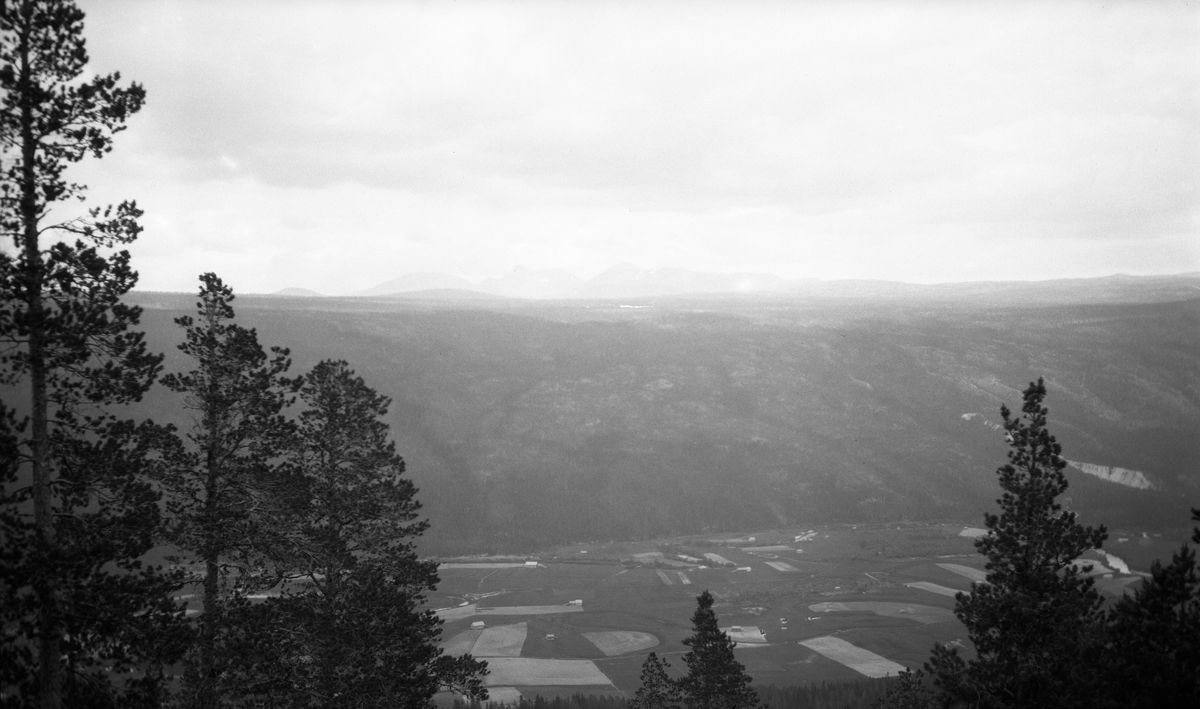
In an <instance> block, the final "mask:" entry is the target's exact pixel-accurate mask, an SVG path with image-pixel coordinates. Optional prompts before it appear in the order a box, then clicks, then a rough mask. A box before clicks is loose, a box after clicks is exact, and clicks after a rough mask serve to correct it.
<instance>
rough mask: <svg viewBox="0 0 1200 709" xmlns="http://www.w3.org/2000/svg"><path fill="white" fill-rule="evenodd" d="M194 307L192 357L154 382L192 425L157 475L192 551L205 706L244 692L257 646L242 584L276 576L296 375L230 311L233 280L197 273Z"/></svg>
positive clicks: (195, 687) (197, 670)
mask: <svg viewBox="0 0 1200 709" xmlns="http://www.w3.org/2000/svg"><path fill="white" fill-rule="evenodd" d="M200 282H201V286H200V300H199V302H197V304H196V307H197V310H198V315H197V317H196V318H192V317H189V316H184V317H180V318H177V319H176V320H175V323H176V324H177V325H179V326H180V327H181V328H183V329H184V342H183V343H182V344H180V345H179V349H180V350H181V351H182V352H183V353H184V354H186V355H187V356H188V357H189V358H191V359H192V360H193V362H194V363H195V368H194V369H192V370H190V371H188V372H183V373H170V374H167V375H165V376H164V377H163V383H164V384H165V385H166V386H167V387H168V388H170V389H171V390H172V391H175V392H176V393H179V394H182V395H183V406H184V408H185V409H187V410H189V411H191V412H193V421H194V425H193V426H192V428H191V429H190V430H189V431H187V432H186V436H185V437H186V439H187V440H186V442H184V443H182V444H181V445H180V446H178V448H177V449H176V450H175V454H174V455H173V456H172V458H171V460H170V474H169V475H168V476H167V478H166V481H165V482H166V489H167V491H168V504H167V509H168V510H169V511H170V513H171V516H172V524H171V528H170V531H171V540H172V542H173V543H174V544H175V546H176V547H177V548H178V549H179V550H180V551H181V552H184V553H186V554H188V555H191V556H192V557H194V558H195V560H196V561H197V562H198V568H197V569H196V571H195V573H194V576H193V582H195V583H198V584H199V585H200V587H201V588H202V590H203V594H202V597H203V613H201V615H200V617H199V639H198V643H197V645H196V647H195V648H194V650H193V653H192V656H191V658H190V661H189V664H188V668H189V670H188V692H187V697H188V702H189V705H190V706H195V707H200V708H203V709H209V708H210V707H217V706H222V705H224V704H225V703H226V702H227V701H228V700H231V699H232V698H233V697H234V696H237V695H241V694H242V693H246V692H251V693H252V692H253V691H254V687H253V686H252V685H253V682H252V681H251V680H250V679H248V678H247V677H246V676H245V675H244V674H242V673H243V670H244V669H245V666H246V665H247V663H248V662H250V660H249V659H248V657H253V656H254V655H255V654H257V653H258V652H259V651H260V650H261V648H258V647H256V646H255V642H256V640H257V639H260V638H261V635H262V633H261V632H258V631H256V630H255V629H254V617H255V609H253V608H251V607H249V605H248V604H247V602H246V596H247V595H248V594H249V593H250V592H251V591H255V590H263V589H266V588H270V587H271V586H274V585H275V584H277V583H278V582H279V581H280V579H281V569H280V567H278V566H277V565H276V564H275V563H274V562H275V561H276V560H277V558H278V554H279V550H280V549H281V548H282V546H281V545H282V539H283V537H282V524H283V522H282V520H283V516H284V509H285V507H286V503H285V499H286V497H287V495H288V491H287V486H288V482H289V481H288V480H287V478H286V475H285V474H284V473H283V470H282V468H281V466H280V461H281V456H282V453H283V447H284V445H285V444H286V443H287V441H288V440H289V436H290V435H291V431H292V426H291V424H290V422H289V421H288V420H287V419H286V418H285V417H284V415H283V411H284V409H285V408H286V407H287V406H288V405H289V403H290V402H291V398H290V397H291V394H292V392H293V391H294V390H295V388H296V387H297V386H298V385H299V380H297V379H289V378H287V377H286V376H285V374H286V373H287V370H288V368H289V367H290V365H291V361H290V360H289V359H288V351H287V350H285V349H281V348H278V347H276V348H272V350H271V355H269V356H268V354H267V353H266V352H265V351H264V350H263V348H262V346H261V345H260V344H259V342H258V335H257V333H256V332H255V331H254V330H253V329H247V328H244V327H242V326H240V325H238V324H237V323H234V322H233V318H234V311H233V305H232V303H233V299H234V296H233V291H232V289H231V288H229V287H228V286H226V285H225V284H224V283H222V281H221V279H220V278H218V277H217V276H216V275H215V274H213V273H206V274H204V275H202V276H200Z"/></svg>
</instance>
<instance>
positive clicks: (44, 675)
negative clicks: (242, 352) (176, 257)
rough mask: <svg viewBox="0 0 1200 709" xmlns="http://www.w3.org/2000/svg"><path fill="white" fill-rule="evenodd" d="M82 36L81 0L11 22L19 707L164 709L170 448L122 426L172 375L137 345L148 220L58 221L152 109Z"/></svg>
mask: <svg viewBox="0 0 1200 709" xmlns="http://www.w3.org/2000/svg"><path fill="white" fill-rule="evenodd" d="M82 31H83V13H82V11H80V10H79V8H77V7H76V6H75V5H74V3H73V2H69V1H67V0H20V1H11V2H4V3H3V4H2V5H0V88H2V91H0V96H2V99H0V151H2V153H3V154H2V157H0V232H2V237H3V239H4V240H5V241H6V242H8V243H9V246H4V247H3V248H0V384H2V385H6V386H8V387H11V389H10V390H11V391H15V392H18V393H19V395H18V396H17V397H15V400H14V406H13V407H11V409H10V408H9V407H5V409H4V414H3V421H4V425H3V428H4V435H3V438H4V442H3V446H0V447H2V448H3V449H4V450H3V454H4V458H5V460H4V463H3V468H4V470H3V476H4V490H3V500H2V503H3V507H2V508H0V526H2V529H0V532H2V539H3V544H2V548H0V579H2V580H0V594H2V599H3V603H2V604H0V613H2V614H3V628H4V634H3V636H2V637H0V642H2V644H3V645H2V647H0V658H2V659H3V661H4V662H3V664H4V669H3V670H0V673H2V677H3V680H4V687H3V689H2V690H0V703H3V705H4V706H6V707H7V706H14V707H15V706H32V705H34V704H37V705H39V706H43V707H58V706H62V705H64V704H65V705H69V706H110V705H117V704H120V705H125V706H137V705H139V704H146V703H153V702H154V701H156V700H157V698H158V697H159V696H160V695H161V692H162V689H163V670H162V667H163V666H164V665H165V664H167V663H169V662H171V661H172V660H173V659H174V657H175V656H177V653H178V651H179V649H180V648H181V647H182V645H183V642H184V640H185V637H186V626H185V625H184V624H183V621H182V611H181V610H179V609H177V608H176V607H175V605H174V603H173V602H172V600H171V594H172V591H173V590H174V589H176V588H177V587H178V583H179V580H178V578H177V576H176V575H174V574H173V573H171V572H164V571H163V570H162V569H159V568H156V567H152V566H148V565H146V564H144V563H143V562H142V561H141V560H140V557H141V556H142V555H143V554H145V553H146V552H147V551H149V550H150V549H151V547H152V546H153V545H154V542H155V536H156V534H157V533H158V532H159V528H160V523H161V516H160V511H159V506H158V500H159V494H158V493H157V491H156V488H155V485H154V483H153V481H154V480H155V479H157V478H158V477H160V474H161V455H160V451H159V446H160V445H161V444H162V443H163V442H164V441H167V440H169V436H168V435H167V434H168V432H167V431H165V430H163V429H162V428H160V427H157V426H155V425H153V424H151V423H137V422H133V421H127V420H122V419H120V418H118V417H117V416H115V415H114V414H113V413H112V412H111V411H112V409H111V407H112V406H113V405H123V404H129V403H132V402H136V401H138V400H140V399H141V397H142V395H143V394H144V393H145V392H146V390H147V389H148V388H149V386H150V385H151V383H152V382H153V380H154V377H155V376H156V375H157V373H158V370H159V367H160V363H161V358H160V357H158V356H155V355H152V354H150V353H149V352H148V351H147V349H146V346H145V343H144V340H143V335H142V333H141V332H138V331H136V330H135V329H134V328H136V326H137V325H138V319H139V316H140V314H141V310H140V309H139V308H137V307H133V306H130V305H128V304H127V303H125V302H124V301H123V297H124V296H125V295H126V294H127V293H128V292H129V291H130V289H131V288H132V287H133V286H134V284H135V283H136V281H137V274H136V273H134V272H133V270H132V269H131V268H130V265H129V254H128V252H127V251H124V250H115V249H116V247H119V246H122V245H125V244H128V243H130V242H132V241H133V240H134V239H135V238H136V237H137V235H138V233H139V232H140V231H141V228H140V227H139V226H138V223H137V219H138V217H139V216H140V215H141V211H140V210H139V209H138V208H137V206H136V205H135V204H134V203H132V202H126V203H122V204H120V205H118V206H115V207H112V206H110V207H106V208H95V209H92V210H90V212H88V215H87V216H85V217H80V218H75V219H70V220H68V221H64V222H58V223H54V222H52V221H51V220H50V215H53V214H59V213H60V212H59V211H58V209H61V207H56V205H58V204H59V203H62V202H65V201H70V200H75V199H82V197H83V195H84V192H85V190H86V188H85V186H83V185H79V184H75V183H72V182H69V181H67V180H66V179H65V177H64V175H65V171H66V169H67V168H68V167H69V166H70V165H71V164H72V163H75V162H79V161H80V160H82V159H83V158H84V157H87V156H92V157H96V158H99V157H102V156H103V155H104V154H105V153H107V152H109V151H110V150H111V149H112V143H113V136H114V135H115V134H116V133H118V132H119V131H121V130H123V128H124V123H125V120H126V119H127V118H128V117H129V116H130V115H132V114H133V113H136V112H137V111H138V110H139V109H140V108H141V105H142V102H143V100H144V97H145V94H144V91H143V90H142V88H141V87H140V86H138V85H137V84H132V85H130V86H128V87H122V86H120V85H119V79H120V77H119V75H117V74H111V75H108V76H98V77H94V78H92V79H87V80H83V79H81V74H82V72H83V69H84V67H85V66H86V64H87V61H88V55H87V51H86V48H85V42H84V38H83V33H82ZM12 409H15V410H17V411H19V412H20V414H21V416H20V417H19V418H18V417H16V416H13V415H11V410H12Z"/></svg>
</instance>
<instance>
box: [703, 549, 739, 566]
mask: <svg viewBox="0 0 1200 709" xmlns="http://www.w3.org/2000/svg"><path fill="white" fill-rule="evenodd" d="M704 558H706V559H708V560H709V561H711V562H712V563H714V564H721V565H723V566H733V562H732V561H730V560H729V559H726V558H725V557H723V556H721V555H720V554H713V553H711V552H710V553H708V554H705V555H704Z"/></svg>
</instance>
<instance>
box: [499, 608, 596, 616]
mask: <svg viewBox="0 0 1200 709" xmlns="http://www.w3.org/2000/svg"><path fill="white" fill-rule="evenodd" d="M582 611H583V606H496V607H494V608H477V609H475V615H553V614H555V613H579V612H582Z"/></svg>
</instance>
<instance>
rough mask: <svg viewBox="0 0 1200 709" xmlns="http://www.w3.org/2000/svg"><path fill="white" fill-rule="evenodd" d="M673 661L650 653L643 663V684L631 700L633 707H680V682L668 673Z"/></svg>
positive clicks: (630, 704)
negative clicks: (670, 661)
mask: <svg viewBox="0 0 1200 709" xmlns="http://www.w3.org/2000/svg"><path fill="white" fill-rule="evenodd" d="M670 667H671V663H669V662H667V659H666V658H665V657H663V658H660V657H659V656H658V654H657V653H653V652H652V653H650V654H649V655H647V656H646V660H645V662H643V663H642V675H641V686H640V687H639V688H638V690H637V693H636V694H635V695H634V697H633V699H632V700H631V701H630V702H629V706H630V707H631V709H679V707H680V704H681V702H682V696H681V695H680V693H679V685H678V683H677V682H676V681H675V680H674V679H672V678H671V676H670V675H669V674H667V669H668V668H670Z"/></svg>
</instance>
